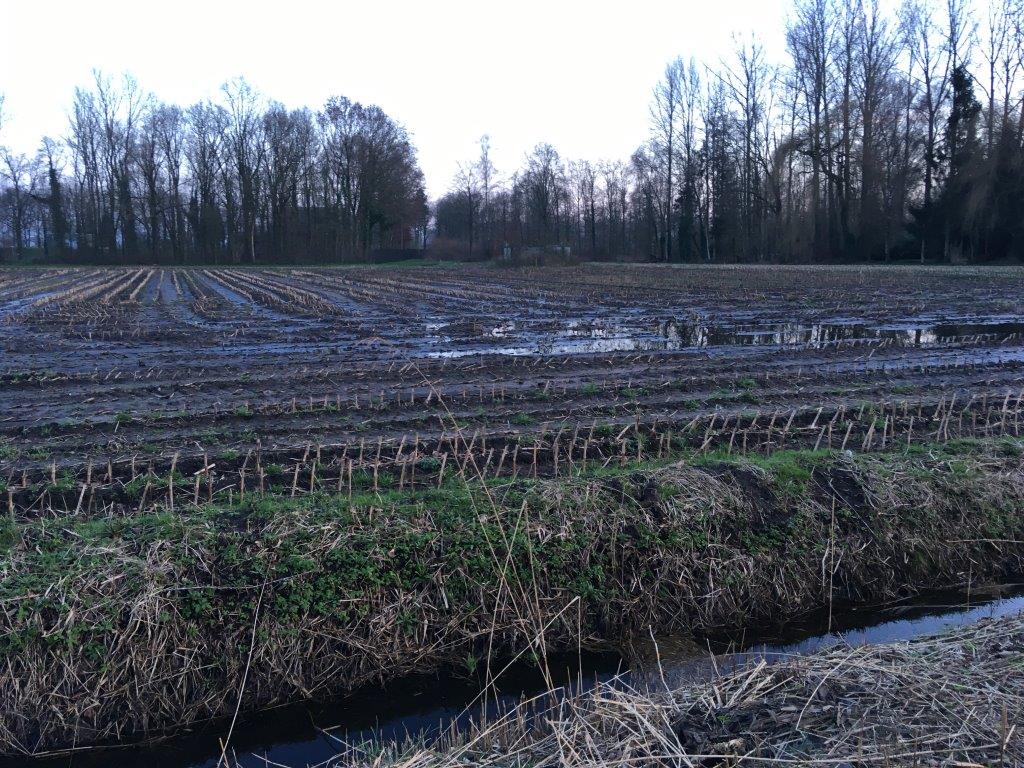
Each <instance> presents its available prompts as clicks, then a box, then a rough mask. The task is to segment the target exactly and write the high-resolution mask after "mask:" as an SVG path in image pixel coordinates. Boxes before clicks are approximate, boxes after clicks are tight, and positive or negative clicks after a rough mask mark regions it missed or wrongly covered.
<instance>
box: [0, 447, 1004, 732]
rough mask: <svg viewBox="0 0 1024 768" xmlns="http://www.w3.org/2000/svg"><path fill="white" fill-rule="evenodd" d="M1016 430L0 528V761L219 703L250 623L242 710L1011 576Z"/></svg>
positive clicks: (238, 672)
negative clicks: (455, 668) (886, 447)
mask: <svg viewBox="0 0 1024 768" xmlns="http://www.w3.org/2000/svg"><path fill="white" fill-rule="evenodd" d="M1022 445H1024V443H1021V442H1020V441H1015V440H991V441H962V442H956V443H949V444H946V445H941V446H939V445H936V446H925V447H922V448H919V449H914V450H912V451H910V452H903V453H892V454H870V455H861V456H854V455H845V454H836V453H829V452H811V451H780V452H776V453H775V454H773V455H771V456H736V455H733V456H728V455H714V454H712V455H709V456H703V457H697V456H694V457H692V458H691V459H690V460H688V461H684V462H681V463H675V464H670V465H665V466H655V465H629V466H624V467H617V468H609V469H605V470H602V471H599V472H593V473H591V474H589V475H586V476H583V477H578V478H573V479H566V478H561V479H558V480H542V481H535V480H515V481H508V480H499V481H493V482H488V483H487V484H486V485H480V484H468V485H467V484H463V483H459V482H456V481H452V482H449V483H448V484H446V485H445V486H443V487H442V488H439V489H432V490H419V491H406V492H404V493H399V492H392V493H384V494H379V495H360V496H356V497H354V498H352V499H351V500H350V499H349V498H348V496H347V495H331V494H318V495H313V496H309V497H303V498H296V499H292V498H282V497H280V496H259V495H250V496H249V497H247V498H246V499H245V500H244V501H243V502H239V503H235V504H232V505H226V504H212V505H204V506H199V507H188V508H185V509H179V510H177V511H175V512H174V513H171V512H169V511H166V510H160V509H157V510H156V511H153V512H150V513H148V514H143V515H134V516H128V517H114V518H100V519H96V518H93V519H82V518H77V517H68V518H62V519H52V518H51V519H39V520H33V521H31V522H27V523H23V524H18V525H11V524H10V523H8V524H6V526H5V527H4V528H3V529H2V530H0V546H2V547H3V550H2V551H3V553H4V554H3V557H2V559H0V569H2V572H3V578H2V579H0V653H2V654H3V656H4V661H5V663H6V664H7V665H8V669H9V670H10V672H9V673H8V674H7V675H5V676H4V678H3V680H2V682H0V710H2V713H3V714H0V750H2V751H4V752H16V751H35V750H39V749H51V748H54V747H61V746H66V745H68V744H70V743H72V742H74V743H77V744H79V745H81V744H85V743H90V742H94V741H97V740H101V739H104V738H110V737H112V736H120V737H123V736H124V735H125V734H133V733H142V732H151V731H154V730H158V729H163V728H168V727H178V726H182V725H185V724H187V723H188V722H191V721H194V720H197V719H201V718H208V717H214V716H218V715H223V714H225V713H229V712H230V711H232V710H233V709H234V706H235V702H236V700H237V697H238V695H239V683H240V680H241V678H242V672H243V670H244V669H245V667H246V664H247V663H248V654H249V647H250V643H251V641H252V639H253V637H254V636H255V644H254V646H253V648H254V650H253V655H252V662H251V671H250V674H249V681H248V684H247V686H246V689H245V692H244V698H243V705H244V707H247V708H252V707H257V706H265V705H269V704H273V703H279V702H283V701H287V700H290V699H295V698H301V697H308V696H311V695H316V694H324V693H327V692H336V691H339V690H343V689H345V688H348V687H351V686H354V685H358V684H361V683H363V682H366V681H369V680H373V679H376V678H381V677H387V676H393V675H398V674H402V673H404V672H408V671H410V670H414V669H417V670H422V669H424V668H427V667H430V666H437V665H439V664H443V663H447V662H451V661H453V660H455V659H465V658H467V656H474V655H479V656H484V655H486V654H487V653H488V650H489V649H490V650H492V651H494V652H495V653H496V654H508V653H511V652H519V651H522V650H524V649H525V648H527V647H528V646H530V647H531V652H533V653H536V654H542V653H543V652H545V651H550V650H551V649H553V648H556V647H559V646H567V645H569V644H574V643H575V641H576V638H577V636H578V635H582V636H583V638H584V641H585V642H597V641H598V640H601V639H615V638H617V637H618V636H619V635H620V634H621V633H623V632H627V631H630V630H632V629H634V628H640V627H646V626H647V625H649V624H652V625H655V626H656V627H658V628H661V629H663V630H671V629H694V630H697V629H704V628H712V627H722V626H729V627H738V626H741V625H743V624H746V623H750V622H754V621H759V620H763V619H766V618H771V619H773V620H780V619H783V618H784V617H786V616H791V615H794V614H796V613H798V612H801V611H804V610H807V609H810V608H814V607H818V606H821V605H823V604H825V603H827V602H828V600H830V599H833V598H840V597H842V598H854V599H858V598H880V597H883V596H886V595H891V594H896V593H899V592H908V591H912V590H914V589H918V588H922V587H930V586H935V585H937V584H939V583H943V582H954V581H963V580H965V579H967V578H973V579H979V580H980V579H983V578H985V577H987V576H995V575H999V574H1002V573H1005V572H1008V571H1019V566H1020V554H1021V551H1022V550H1021V547H1020V546H1019V545H1018V544H1016V543H1015V542H1016V541H1017V540H1020V539H1024V514H1022V513H1024V458H1022ZM254 628H255V635H254V634H253V630H254ZM541 634H543V636H544V642H543V643H539V642H537V641H536V638H537V637H538V636H539V635H541ZM531 644H532V645H531Z"/></svg>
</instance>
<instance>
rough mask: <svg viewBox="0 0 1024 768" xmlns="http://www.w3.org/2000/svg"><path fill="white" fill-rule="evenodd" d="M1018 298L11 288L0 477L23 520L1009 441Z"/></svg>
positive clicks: (455, 285)
mask: <svg viewBox="0 0 1024 768" xmlns="http://www.w3.org/2000/svg"><path fill="white" fill-rule="evenodd" d="M1022 277H1024V272H1022V271H1021V270H1018V269H1013V268H1005V269H982V270H979V269H968V268H946V269H915V268H859V267H857V268H854V267H851V268H841V267H812V268H785V267H765V268H762V267H680V268H672V267H641V266H623V265H616V266H588V267H582V268H574V269H563V270H548V271H543V272H511V271H498V270H489V269H472V270H471V269H467V268H464V267H459V268H445V267H438V266H435V267H423V268H408V269H310V268H303V269H280V270H246V269H230V268H224V269H189V270H170V269H168V270H161V269H50V270H27V269H24V270H11V269H8V270H3V271H0V347H2V350H3V355H2V358H0V391H2V392H3V397H2V399H0V483H3V484H4V485H5V486H6V488H7V491H8V502H9V506H10V507H11V512H12V514H16V515H17V514H19V513H24V514H28V515H29V516H31V515H32V510H39V511H41V510H44V509H47V508H51V507H54V508H67V507H69V506H70V508H72V509H74V510H76V511H82V509H83V508H84V509H89V510H94V511H101V510H106V511H108V512H111V511H114V510H115V508H124V507H125V506H132V507H133V508H137V507H139V506H141V505H145V504H149V503H152V502H155V501H156V500H157V497H159V498H160V499H161V500H165V498H166V497H167V496H173V495H174V494H175V491H177V493H178V495H179V498H181V497H183V496H184V497H191V500H193V501H195V500H198V499H199V497H200V496H204V497H206V498H212V497H213V495H214V494H217V493H225V492H242V493H244V492H245V491H246V489H248V490H252V489H253V488H256V487H259V488H263V489H266V488H267V487H268V486H274V485H277V486H283V487H284V488H285V489H286V490H287V492H288V493H290V494H292V495H295V494H299V493H302V492H308V491H309V490H310V489H315V488H320V487H322V486H323V485H325V484H329V485H330V487H335V486H337V487H338V488H346V487H351V486H352V485H353V484H356V485H358V484H359V482H360V481H361V480H363V481H368V482H370V483H372V485H373V486H374V487H375V488H380V487H381V486H383V485H396V484H397V485H399V486H401V487H404V486H405V485H406V484H407V483H409V484H412V483H415V484H417V485H419V484H422V483H425V482H435V481H436V480H438V479H442V480H443V475H444V473H445V472H450V471H451V470H452V468H453V467H455V466H457V467H458V468H459V469H466V468H467V467H469V468H470V469H472V470H473V472H474V473H477V474H482V475H485V476H490V475H494V474H521V473H530V474H532V475H540V474H544V473H548V474H558V473H560V472H562V471H564V470H565V469H566V468H573V469H574V468H576V467H578V466H580V465H581V464H582V465H585V466H588V467H589V466H591V465H593V464H594V463H595V462H597V463H598V464H601V465H606V464H607V463H609V462H612V461H616V460H619V461H621V460H622V458H623V457H624V456H626V455H628V456H629V457H630V458H634V459H635V458H641V459H643V458H647V457H649V456H652V455H656V456H658V457H660V456H662V455H664V454H666V453H668V452H670V451H671V449H672V448H673V447H674V446H680V445H685V446H686V447H690V448H692V447H694V446H696V447H698V448H703V449H707V450H718V449H722V448H724V449H725V450H727V451H729V452H731V451H741V450H744V451H749V450H754V449H757V450H767V451H771V450H772V449H773V448H775V447H778V446H787V447H821V448H826V447H831V448H842V449H850V450H871V449H874V448H884V447H886V446H887V445H891V444H892V443H893V441H900V442H907V443H912V442H914V441H928V440H933V439H935V438H936V437H941V438H944V439H945V438H950V437H958V436H967V435H976V436H982V435H992V434H993V433H997V434H1007V433H1012V434H1017V433H1018V432H1019V411H1020V405H1021V393H1022V378H1024V294H1022V291H1021V287H1022V285H1024V282H1022ZM439 475H440V478H439V477H438V476H439ZM168 486H171V487H170V488H168ZM174 486H177V488H174Z"/></svg>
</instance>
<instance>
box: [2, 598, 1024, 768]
mask: <svg viewBox="0 0 1024 768" xmlns="http://www.w3.org/2000/svg"><path fill="white" fill-rule="evenodd" d="M1022 610H1024V588H1022V587H1021V586H1020V585H1004V586H1000V587H995V588H992V589H990V590H988V591H987V592H985V593H984V594H979V593H978V592H977V590H976V591H975V592H974V593H973V594H965V593H963V592H941V593H932V594H929V595H926V596H920V597H917V598H914V599H912V600H908V601H905V602H902V603H899V604H895V605H890V606H887V607H881V608H880V607H878V606H874V607H861V608H855V607H845V608H838V609H836V610H835V611H834V612H833V613H832V615H831V616H830V615H829V614H828V613H826V612H822V613H816V614H811V615H808V616H806V617H804V618H803V619H802V620H800V621H795V622H790V623H789V624H788V625H786V627H785V628H784V630H783V631H782V632H781V633H780V632H778V631H774V632H773V635H768V636H762V637H760V638H757V637H748V638H746V639H744V638H712V639H709V640H706V641H704V642H703V643H701V644H697V643H695V642H694V641H693V640H692V639H690V638H688V637H680V638H675V637H667V638H661V639H660V640H659V641H658V652H657V654H655V653H654V652H653V650H652V649H651V648H650V647H649V646H650V641H649V640H643V639H641V641H639V642H638V644H637V648H636V650H635V652H633V653H632V654H631V655H632V656H634V657H635V658H636V659H639V660H637V661H634V662H633V666H634V668H636V669H637V671H636V672H634V673H631V674H630V675H627V676H625V677H623V678H622V679H623V680H624V681H625V682H627V683H629V684H631V685H643V684H645V682H646V683H650V684H652V685H656V686H660V685H661V678H662V676H664V679H665V680H666V681H667V682H668V683H669V684H670V685H675V686H679V685H684V684H686V683H689V682H694V681H698V680H701V679H705V678H707V677H709V676H711V675H712V674H714V670H715V669H716V668H717V669H718V670H728V669H731V668H734V667H736V666H737V665H739V664H741V663H744V662H747V661H750V660H751V659H754V658H756V659H760V658H765V659H766V660H767V661H768V662H769V663H770V662H772V661H775V660H778V659H783V658H788V657H790V656H792V655H795V654H805V653H810V652H812V651H814V650H817V649H819V648H822V647H825V646H829V645H833V644H835V643H841V642H845V643H848V644H851V645H862V644H871V643H885V642H894V641H898V640H906V639H910V638H914V637H920V636H924V635H930V634H934V633H936V632H940V631H942V630H945V629H948V628H950V627H954V626H962V625H965V624H969V623H972V622H975V621H977V620H978V619H980V618H982V617H986V616H1006V615H1010V614H1015V613H1019V612H1020V611H1022ZM771 637H774V639H769V638H771ZM645 646H646V647H645ZM737 647H739V648H740V650H739V651H738V652H734V649H735V648H737ZM708 651H711V652H713V653H714V654H715V656H714V657H713V658H712V656H711V654H710V653H709V652H708ZM655 658H660V669H659V667H658V665H657V664H656V662H655V661H653V660H654V659H655ZM622 664H623V662H622V660H621V658H620V657H619V655H618V654H614V653H604V654H584V655H583V656H582V657H580V656H577V655H571V656H569V655H562V656H559V657H558V658H555V659H552V660H551V663H550V669H551V673H552V676H553V679H554V682H555V683H556V685H565V686H570V685H572V681H574V680H577V681H578V680H583V681H584V684H585V685H586V686H590V685H593V684H595V682H596V681H608V680H612V679H614V678H615V677H616V675H617V674H618V672H619V670H620V669H621V666H622ZM500 682H501V686H500V687H501V689H502V692H501V695H500V696H499V697H498V699H497V700H495V699H494V697H493V696H492V697H491V699H490V702H489V705H488V707H487V710H488V712H489V713H490V716H492V717H493V716H494V715H495V714H497V713H499V712H501V711H507V709H508V708H509V707H510V706H512V705H514V704H515V703H516V702H517V701H519V700H520V699H521V697H532V696H536V695H537V694H539V693H540V692H542V691H544V690H546V686H545V683H544V680H543V677H542V676H541V674H540V673H539V672H538V671H537V670H535V669H533V668H531V667H528V666H525V665H523V666H518V667H513V668H512V669H511V670H510V671H509V672H508V673H506V674H505V675H504V676H503V677H502V679H501V681H500ZM479 693H480V687H479V684H478V683H477V682H475V681H472V680H467V679H465V678H464V677H460V676H454V675H440V676H424V677H419V678H407V679H405V680H402V681H399V682H397V683H395V684H392V685H389V686H388V687H387V688H386V689H382V690H373V691H368V692H365V693H361V694H358V695H354V696H349V697H346V698H344V699H341V700H338V701H335V702H331V703H327V704H305V705H301V706H292V707H285V708H281V709H278V710H273V711H270V712H264V713H262V714H259V715H256V716H254V717H253V718H251V719H250V720H249V721H248V722H243V723H240V724H239V726H238V727H237V728H236V730H235V732H234V737H233V739H232V745H233V747H234V751H235V752H236V754H237V758H238V759H237V765H239V766H243V767H244V768H256V767H257V766H260V767H261V768H265V767H266V766H267V765H282V766H289V767H293V768H299V767H300V766H307V765H317V764H320V763H323V762H324V761H328V760H329V759H330V758H331V757H332V756H333V755H336V754H338V753H339V752H340V751H342V749H343V745H342V739H347V740H349V741H353V742H360V741H366V740H371V739H401V738H403V737H404V736H406V735H408V734H428V735H429V734H435V733H438V732H439V731H440V730H441V729H443V728H445V727H447V726H449V725H451V724H452V723H463V724H465V723H468V722H469V720H470V719H471V717H472V716H478V715H479V712H480V709H479V699H478V697H479ZM470 713H472V715H471V714H470ZM225 729H226V726H225V728H224V729H220V730H217V731H215V732H211V733H205V734H194V735H187V736H184V737H180V738H176V739H174V740H172V741H168V742H165V743H163V744H158V745H156V746H154V747H149V748H126V749H123V750H113V751H105V752H102V753H98V754H92V755H90V754H89V753H83V754H82V755H79V756H75V757H74V759H70V758H66V757H65V758H62V759H60V760H46V761H42V760H40V761H31V762H29V763H27V764H28V765H29V766H31V768H57V766H62V768H68V766H71V768H98V767H99V766H114V768H127V767H128V766H137V765H146V766H147V768H172V767H173V768H214V766H216V765H217V760H218V756H219V754H220V748H219V745H218V739H219V738H220V737H222V736H223V734H224V732H225ZM235 764H236V763H235V762H234V761H233V762H232V765H235ZM13 765H14V764H13V763H12V764H11V766H12V768H13ZM17 765H19V766H23V765H26V762H25V761H20V762H18V763H17Z"/></svg>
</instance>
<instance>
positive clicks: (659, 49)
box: [0, 0, 789, 196]
mask: <svg viewBox="0 0 1024 768" xmlns="http://www.w3.org/2000/svg"><path fill="white" fill-rule="evenodd" d="M3 5H4V6H5V7H4V8H3V11H2V13H0V30H2V31H0V92H3V93H5V94H6V96H7V102H6V107H5V112H6V113H7V116H8V120H7V123H6V125H5V127H4V128H3V133H2V134H0V143H4V144H7V145H9V146H12V147H14V148H16V149H18V150H20V151H24V152H30V151H34V150H35V148H36V147H37V146H38V139H39V137H40V136H42V135H52V136H63V135H64V134H65V132H66V126H67V109H68V107H69V106H70V104H71V99H72V91H73V89H74V87H75V86H76V85H81V84H87V83H89V82H90V80H91V77H92V76H91V71H92V70H93V69H94V68H98V69H101V70H103V71H104V72H107V73H110V74H117V73H120V72H123V71H126V70H128V71H131V72H132V73H133V74H135V76H136V77H137V79H138V80H139V83H140V85H141V86H142V87H143V88H145V89H146V90H148V91H151V92H153V93H154V94H155V95H156V96H157V97H159V98H161V99H163V100H165V101H170V102H175V103H179V104H182V105H185V104H189V103H192V102H195V101H197V100H200V99H204V98H208V97H217V96H218V89H219V86H220V84H221V83H223V82H224V81H226V80H228V79H229V78H231V77H234V76H236V75H243V76H244V77H246V78H247V79H248V80H249V81H250V82H251V83H252V84H253V85H254V86H255V87H256V88H257V89H258V90H259V91H260V92H261V93H263V94H264V95H266V96H268V97H270V98H273V99H276V100H277V101H280V102H282V103H284V104H285V105H286V106H289V107H297V106H309V107H312V108H318V107H319V106H321V105H322V104H323V102H324V100H325V99H326V98H327V97H328V96H329V95H332V94H341V95H345V96H348V97H349V98H352V99H354V100H358V101H362V102H364V103H375V104H379V105H380V106H381V107H382V108H383V109H384V110H385V111H386V112H388V113H389V114H390V115H391V116H392V117H394V118H395V119H397V120H398V121H400V122H401V123H403V124H404V125H405V126H406V127H407V128H408V129H409V130H410V132H411V133H412V135H413V138H414V141H415V143H416V146H417V148H418V150H419V156H420V161H421V164H422V166H423V169H424V172H425V173H426V176H427V186H428V191H429V193H430V195H431V196H436V195H438V194H441V193H442V192H444V191H445V190H446V189H447V187H448V185H449V182H450V180H451V177H452V175H453V174H454V172H455V170H456V164H457V163H458V162H459V161H460V160H464V159H467V158H470V157H474V156H475V155H476V153H477V151H478V147H477V142H478V140H479V137H480V136H481V135H482V134H484V133H488V134H490V136H491V144H492V147H493V159H494V162H495V164H496V165H497V166H498V171H499V173H501V174H507V173H511V172H512V171H514V170H515V169H516V168H517V167H518V166H519V165H520V163H521V161H522V158H523V155H524V154H525V153H526V152H527V151H528V150H529V149H531V148H532V147H533V145H534V144H536V143H537V142H540V141H548V142H551V143H552V144H554V145H555V147H556V148H557V149H558V150H559V152H560V153H561V154H562V156H563V157H565V158H577V157H586V158H589V159H593V160H598V159H602V158H608V159H614V158H626V157H628V155H629V154H630V153H631V152H632V150H633V149H634V148H635V147H636V146H637V144H638V143H639V142H640V141H641V140H642V139H643V137H644V135H645V132H646V130H647V122H648V115H649V113H648V104H649V100H650V93H651V89H652V87H653V85H654V83H655V82H656V81H657V79H658V77H659V76H660V74H661V73H662V72H663V70H664V67H665V64H666V63H667V62H668V60H669V59H671V58H673V57H675V56H679V55H681V56H683V57H684V58H689V57H690V56H694V57H696V58H697V59H698V60H704V61H709V62H715V61H717V60H718V59H719V58H720V57H722V56H728V55H729V53H730V52H731V50H732V48H733V45H734V44H733V35H734V33H741V34H744V35H747V34H750V33H751V32H753V33H755V34H756V35H757V37H758V39H759V40H760V41H761V42H762V43H763V44H764V45H765V46H766V48H767V49H768V50H769V51H771V52H772V53H773V54H778V52H779V50H780V48H781V40H782V35H783V25H784V21H785V13H786V11H787V10H788V8H789V2H788V0H786V1H785V2H784V1H783V0H709V2H690V1H687V2H683V1H681V0H675V1H671V0H624V1H623V2H606V1H604V0H591V2H577V1H576V0H568V1H567V0H519V1H518V2H502V3H495V2H479V1H477V2H472V1H470V0H466V1H465V2H463V1H462V0H434V1H433V2H423V1H422V0H420V1H419V2H417V1H415V0H408V1H407V0H392V1H391V2H386V1H384V0H377V2H374V1H373V0H365V1H364V2H330V1H329V0H323V2H312V1H311V0H290V2H267V3H264V2H245V3H242V2H234V1H231V2H224V1H223V0H177V2H174V3H170V2H152V1H147V2H139V0H135V2H127V1H122V0H89V2H83V1H82V0H74V1H73V0H57V1H53V0H51V1H50V2H39V1H36V2H33V1H32V0H5V2H4V3H3Z"/></svg>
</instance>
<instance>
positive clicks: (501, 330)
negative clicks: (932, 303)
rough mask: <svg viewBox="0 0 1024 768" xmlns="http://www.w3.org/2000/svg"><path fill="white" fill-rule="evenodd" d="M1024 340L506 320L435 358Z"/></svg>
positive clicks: (992, 327)
mask: <svg viewBox="0 0 1024 768" xmlns="http://www.w3.org/2000/svg"><path fill="white" fill-rule="evenodd" d="M1021 335H1024V320H1010V321H1007V320H1004V319H999V320H992V321H978V322H970V323H928V324H925V323H914V322H912V321H907V322H903V323H889V324H886V325H872V324H869V323H863V322H853V321H843V322H822V323H799V322H792V323H788V322H787V323H771V322H751V323H746V324H731V323H713V322H706V321H703V320H677V319H668V320H662V321H660V322H653V323H647V324H644V323H643V322H642V321H640V322H638V321H634V320H629V321H627V320H623V321H622V322H618V323H615V322H613V323H607V322H603V321H599V320H595V321H592V322H589V323H588V322H584V321H581V320H573V321H570V322H568V323H564V324H562V325H561V326H559V327H554V328H552V327H543V328H532V329H531V327H530V325H529V324H528V323H518V324H517V323H515V322H506V323H501V324H499V325H495V326H493V327H491V328H489V329H488V330H486V331H484V332H483V333H482V334H479V335H478V336H477V337H476V338H475V339H468V340H467V339H461V340H460V341H459V343H457V344H453V343H452V342H453V340H452V338H450V337H438V338H436V339H435V343H437V344H438V346H442V345H443V346H444V347H446V348H445V349H443V350H438V351H435V352H432V353H431V354H430V356H431V357H442V358H444V357H447V358H456V357H465V356H468V355H481V354H491V355H511V356H518V355H537V354H541V355H579V354H592V353H601V352H654V351H676V350H683V349H703V348H710V347H730V346H761V347H772V346H776V347H793V346H810V347H821V346H827V345H830V344H839V343H844V342H845V343H857V342H864V343H873V342H884V343H886V344H888V345H892V346H901V347H922V346H927V345H931V344H941V343H944V342H951V341H958V340H975V339H978V340H989V341H1001V340H1003V339H1007V338H1010V337H1019V336H1021ZM486 339H491V340H493V339H502V340H504V341H506V342H507V343H506V344H505V345H502V346H493V345H489V344H488V343H487V342H486V341H485V340H486Z"/></svg>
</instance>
